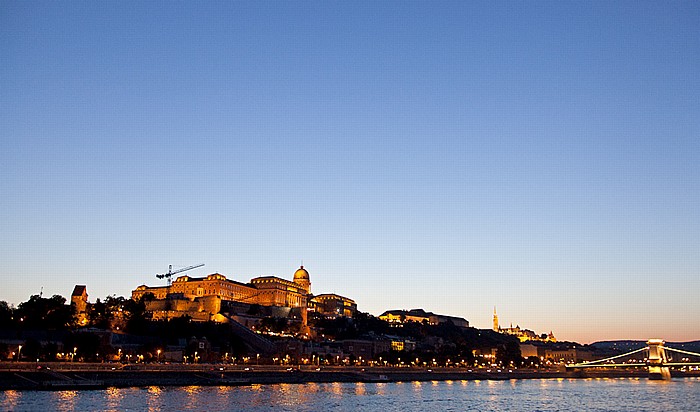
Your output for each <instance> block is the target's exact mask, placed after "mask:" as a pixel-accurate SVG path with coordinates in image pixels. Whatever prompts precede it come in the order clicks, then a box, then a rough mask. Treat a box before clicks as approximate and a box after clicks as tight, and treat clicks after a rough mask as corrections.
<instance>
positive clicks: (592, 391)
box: [0, 378, 700, 412]
mask: <svg viewBox="0 0 700 412" xmlns="http://www.w3.org/2000/svg"><path fill="white" fill-rule="evenodd" d="M272 409H274V410H275V411H317V410H336V411H346V410H353V411H376V410H381V411H382V412H391V411H400V412H406V411H418V410H430V409H433V410H458V411H462V410H465V411H466V410H474V411H476V410H493V411H514V410H541V411H557V410H587V411H639V410H645V411H655V410H659V411H661V410H700V379H698V378H688V379H678V380H674V381H671V382H664V381H649V380H646V379H638V378H630V379H628V378H625V379H608V380H601V379H578V380H577V379H555V380H510V381H454V382H453V381H449V382H439V381H430V382H406V383H383V382H382V383H310V384H278V385H251V386H240V387H227V386H213V387H198V386H188V387H158V386H151V387H147V388H127V389H115V388H109V389H105V390H90V391H60V392H42V391H27V392H18V391H5V392H0V410H2V411H5V410H8V411H14V410H20V411H27V410H29V411H32V410H59V411H74V410H75V411H86V410H111V411H123V410H137V411H141V410H148V411H154V412H155V411H168V410H183V411H205V410H206V411H228V410H253V411H269V410H272Z"/></svg>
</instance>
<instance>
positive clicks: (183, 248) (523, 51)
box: [0, 1, 700, 343]
mask: <svg viewBox="0 0 700 412" xmlns="http://www.w3.org/2000/svg"><path fill="white" fill-rule="evenodd" d="M699 21H700V5H698V3H696V2H690V1H689V2H651V1H649V2H645V1H642V2H639V1H634V2H633V1H629V2H626V1H621V2H603V1H593V2H556V1H555V2H546V1H533V2H529V1H524V2H520V1H518V2H491V1H485V2H450V1H444V2H427V1H426V2H418V1H407V2H394V1H387V2H374V1H372V2H365V1H360V2H340V1H331V2H326V1H322V2H288V1H283V2H275V1H266V2H252V1H251V2H228V1H226V2H196V3H191V2H166V3H163V2H127V1H125V2H87V1H86V2H71V3H70V4H67V3H61V2H32V1H28V2H11V1H3V2H2V3H0V61H2V64H0V278H1V279H2V281H3V287H2V289H0V300H5V301H7V302H9V303H11V304H14V305H17V304H18V303H20V302H23V301H26V300H27V299H28V298H29V297H30V296H31V295H35V294H39V293H40V291H42V290H43V294H44V295H47V296H51V295H53V294H59V295H62V296H65V297H68V296H70V293H71V291H72V289H73V286H74V285H76V284H84V285H87V290H88V293H89V295H90V300H91V301H94V300H95V299H97V298H102V299H103V298H104V297H106V296H107V295H117V296H127V297H128V296H130V294H131V290H133V289H135V288H136V287H137V286H139V285H142V284H147V285H149V286H155V285H160V284H163V281H162V280H159V279H156V277H155V274H157V273H163V272H166V271H167V269H168V265H173V267H174V268H179V267H184V266H189V265H195V264H199V263H204V264H205V266H204V267H201V268H198V269H195V270H192V271H189V272H187V273H188V274H189V275H191V276H204V275H207V274H210V273H214V272H218V273H221V274H224V275H225V276H227V277H228V278H230V279H234V280H237V281H243V282H247V281H248V280H249V279H251V278H252V277H255V276H261V275H276V276H280V277H283V278H286V279H291V277H292V275H293V273H294V271H295V270H296V269H297V268H298V267H299V265H300V264H301V263H302V261H303V264H304V266H305V268H307V269H308V271H309V273H310V276H311V282H312V286H311V289H312V292H313V293H317V294H318V293H337V294H341V295H343V296H347V297H350V298H352V299H354V300H355V301H356V302H357V304H358V308H359V309H360V310H361V311H365V312H369V313H372V314H374V315H379V314H381V313H382V312H383V311H385V310H389V309H412V308H423V309H425V310H428V311H432V312H435V313H440V314H447V315H453V316H461V317H464V318H466V319H468V320H469V321H470V322H471V324H472V325H473V326H476V327H479V328H490V327H491V324H492V315H493V310H494V307H495V308H496V310H497V311H498V315H499V318H500V321H501V325H502V326H510V324H511V323H512V324H513V325H514V326H515V325H519V326H521V327H523V328H529V329H532V330H534V331H536V332H537V333H545V332H549V331H553V332H554V334H555V335H556V336H557V337H558V338H559V339H560V340H561V339H563V340H570V341H578V342H581V343H589V342H594V341H597V340H609V339H648V338H663V339H666V340H668V341H687V340H696V339H700V324H698V322H697V319H699V318H700V300H699V299H698V295H697V294H698V291H700V276H699V275H700V213H699V212H698V211H700V99H699V98H698V96H700V76H699V75H698V73H700V24H698V22H699Z"/></svg>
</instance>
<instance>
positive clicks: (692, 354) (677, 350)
mask: <svg viewBox="0 0 700 412" xmlns="http://www.w3.org/2000/svg"><path fill="white" fill-rule="evenodd" d="M664 349H666V350H670V351H673V352H679V353H684V354H686V355H691V356H698V357H700V353H694V352H688V351H685V350H680V349H676V348H670V347H668V346H664Z"/></svg>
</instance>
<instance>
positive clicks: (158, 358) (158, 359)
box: [156, 349, 160, 362]
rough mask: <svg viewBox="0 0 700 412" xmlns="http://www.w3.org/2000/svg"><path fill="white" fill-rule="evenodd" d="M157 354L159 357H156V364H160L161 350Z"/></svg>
mask: <svg viewBox="0 0 700 412" xmlns="http://www.w3.org/2000/svg"><path fill="white" fill-rule="evenodd" d="M156 354H157V356H156V362H160V349H158V350H157V351H156Z"/></svg>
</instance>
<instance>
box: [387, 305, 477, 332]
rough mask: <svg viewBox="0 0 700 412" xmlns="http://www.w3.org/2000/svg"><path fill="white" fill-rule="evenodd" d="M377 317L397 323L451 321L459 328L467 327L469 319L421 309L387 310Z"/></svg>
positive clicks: (429, 323) (436, 323) (434, 323)
mask: <svg viewBox="0 0 700 412" xmlns="http://www.w3.org/2000/svg"><path fill="white" fill-rule="evenodd" d="M379 319H381V320H384V321H387V322H389V323H392V324H399V325H400V324H403V323H405V322H418V323H427V324H428V325H439V324H441V323H448V322H451V323H453V324H454V325H455V326H459V327H461V328H468V327H469V321H468V320H466V319H464V318H458V317H456V316H447V315H437V314H435V313H432V312H426V311H424V310H423V309H411V310H388V311H386V312H384V313H382V314H381V315H379Z"/></svg>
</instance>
